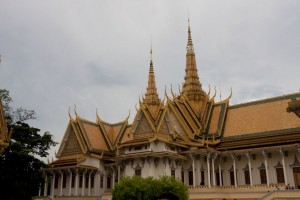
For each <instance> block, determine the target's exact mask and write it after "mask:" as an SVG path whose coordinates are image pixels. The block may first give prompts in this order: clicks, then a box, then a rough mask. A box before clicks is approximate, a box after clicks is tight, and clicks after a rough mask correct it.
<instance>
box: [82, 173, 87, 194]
mask: <svg viewBox="0 0 300 200" xmlns="http://www.w3.org/2000/svg"><path fill="white" fill-rule="evenodd" d="M85 174H86V170H84V172H83V173H82V188H81V196H85V192H84V190H85Z"/></svg>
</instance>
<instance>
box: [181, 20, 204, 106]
mask: <svg viewBox="0 0 300 200" xmlns="http://www.w3.org/2000/svg"><path fill="white" fill-rule="evenodd" d="M186 50H187V52H186V67H185V77H184V79H185V80H184V84H183V87H182V91H181V93H182V94H184V96H186V97H188V99H190V100H198V99H200V96H205V95H206V94H205V92H204V91H203V90H202V85H201V83H200V80H199V76H198V71H197V65H196V58H195V52H194V47H193V42H192V36H191V27H190V18H188V43H187V46H186Z"/></svg>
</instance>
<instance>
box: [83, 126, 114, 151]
mask: <svg viewBox="0 0 300 200" xmlns="http://www.w3.org/2000/svg"><path fill="white" fill-rule="evenodd" d="M82 125H83V127H84V129H85V133H86V135H87V137H88V140H89V142H90V144H91V146H92V148H93V149H97V150H104V151H108V150H109V148H108V145H107V144H106V142H105V138H104V136H103V134H102V133H101V130H100V128H99V126H98V125H96V124H91V123H84V122H83V123H82Z"/></svg>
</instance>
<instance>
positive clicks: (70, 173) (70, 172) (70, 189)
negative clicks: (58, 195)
mask: <svg viewBox="0 0 300 200" xmlns="http://www.w3.org/2000/svg"><path fill="white" fill-rule="evenodd" d="M68 171H69V175H70V178H69V179H70V181H69V196H71V195H72V177H73V174H72V171H71V170H68Z"/></svg>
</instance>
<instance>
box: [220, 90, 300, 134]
mask: <svg viewBox="0 0 300 200" xmlns="http://www.w3.org/2000/svg"><path fill="white" fill-rule="evenodd" d="M296 97H297V98H299V97H300V93H296V94H291V95H286V96H280V97H275V98H271V99H264V100H260V101H255V102H249V103H245V104H239V105H235V106H231V107H229V109H228V113H227V119H226V124H225V129H224V137H229V136H239V135H245V134H253V133H262V132H269V131H277V130H285V129H292V128H299V127H300V119H299V118H298V117H297V116H296V115H295V114H293V113H288V112H287V111H286V108H287V106H288V102H290V101H291V99H292V98H296Z"/></svg>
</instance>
